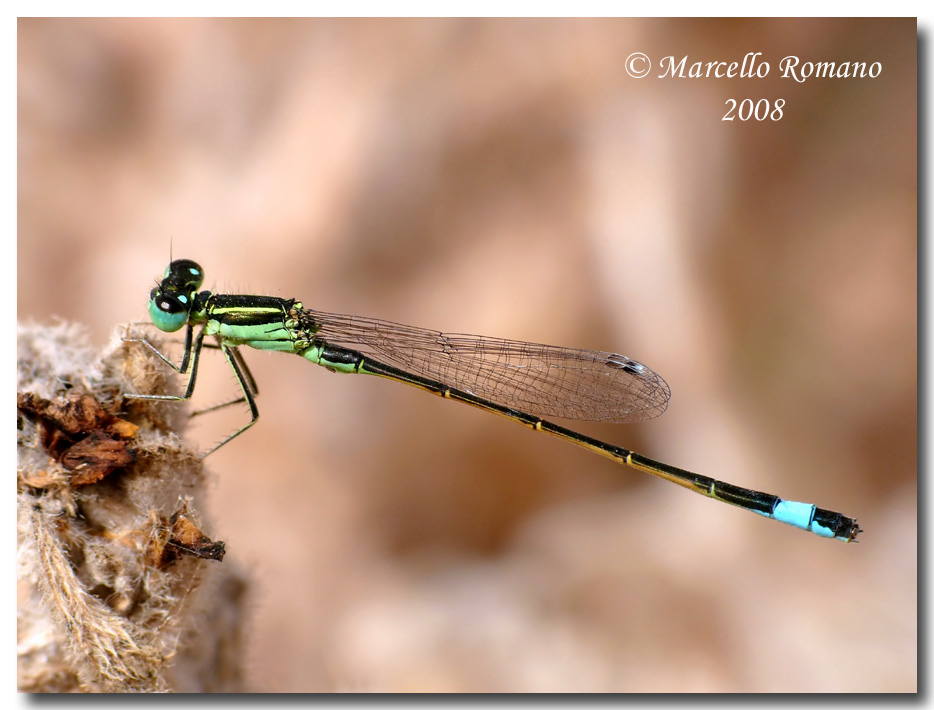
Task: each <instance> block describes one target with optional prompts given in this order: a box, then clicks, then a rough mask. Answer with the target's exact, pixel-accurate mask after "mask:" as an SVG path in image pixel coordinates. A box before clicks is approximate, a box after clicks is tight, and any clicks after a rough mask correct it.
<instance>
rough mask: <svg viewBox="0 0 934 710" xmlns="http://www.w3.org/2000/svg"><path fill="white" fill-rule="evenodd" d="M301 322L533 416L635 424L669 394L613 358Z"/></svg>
mask: <svg viewBox="0 0 934 710" xmlns="http://www.w3.org/2000/svg"><path fill="white" fill-rule="evenodd" d="M303 320H304V321H305V322H303V323H302V326H303V327H304V328H306V329H307V330H310V331H314V330H315V329H317V337H319V338H321V339H323V340H325V341H326V342H327V343H329V344H331V345H338V346H341V347H345V348H349V349H352V350H359V351H360V352H362V353H363V354H364V355H370V356H371V357H373V358H374V359H376V360H379V361H380V362H383V363H384V364H387V365H392V366H393V367H397V368H399V369H402V370H405V371H407V372H411V373H414V374H417V375H420V376H422V377H425V378H428V379H431V380H436V381H438V382H441V383H443V384H445V385H448V386H449V387H453V388H455V389H459V390H463V391H465V392H469V393H471V394H473V395H475V396H477V397H482V398H484V399H488V400H491V401H493V402H496V403H498V404H502V405H505V406H507V407H513V408H515V409H520V410H522V411H524V412H528V413H529V414H533V415H535V416H543V417H560V418H563V419H578V420H585V421H604V422H638V421H643V420H645V419H651V418H653V417H657V416H658V415H659V414H661V413H662V412H664V411H665V408H666V407H667V406H668V398H669V397H670V396H671V390H670V389H669V388H668V384H667V383H666V382H665V380H663V379H662V378H661V377H660V376H659V375H657V374H656V373H655V372H653V371H652V370H651V369H649V368H648V367H646V366H645V365H642V364H641V363H638V362H636V361H635V360H630V359H629V358H628V357H625V356H623V355H618V354H616V353H608V352H600V351H597V350H574V349H572V348H561V347H555V346H553V345H539V344H536V343H526V342H522V341H517V340H503V339H501V338H489V337H486V336H480V335H465V334H462V333H440V332H438V331H434V330H425V329H423V328H415V327H413V326H409V325H401V324H399V323H391V322H389V321H383V320H378V319H376V318H364V317H360V316H346V315H341V314H338V313H322V312H320V311H312V310H305V311H303Z"/></svg>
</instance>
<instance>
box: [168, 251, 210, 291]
mask: <svg viewBox="0 0 934 710" xmlns="http://www.w3.org/2000/svg"><path fill="white" fill-rule="evenodd" d="M165 278H167V279H171V280H172V281H173V282H174V283H175V284H177V285H178V286H179V287H182V288H184V289H185V290H189V289H190V290H192V291H194V290H196V289H198V288H200V286H201V284H202V283H203V282H204V269H202V268H201V267H200V266H199V265H198V264H197V263H195V262H194V261H192V260H191V259H176V260H175V261H173V262H172V263H171V264H169V266H168V268H167V269H166V270H165Z"/></svg>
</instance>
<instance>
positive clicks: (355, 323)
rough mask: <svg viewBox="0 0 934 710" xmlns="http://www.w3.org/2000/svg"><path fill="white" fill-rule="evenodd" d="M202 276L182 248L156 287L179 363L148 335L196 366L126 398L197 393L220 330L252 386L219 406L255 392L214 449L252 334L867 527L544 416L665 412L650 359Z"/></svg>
mask: <svg viewBox="0 0 934 710" xmlns="http://www.w3.org/2000/svg"><path fill="white" fill-rule="evenodd" d="M203 281H204V271H203V270H202V268H201V267H200V266H199V265H198V264H196V263H195V262H193V261H190V260H188V259H178V260H176V261H173V262H172V263H171V264H169V266H168V267H167V268H166V270H165V274H164V276H163V278H162V281H161V282H160V283H159V285H158V286H156V288H154V289H153V290H152V292H151V293H150V295H149V314H150V317H151V318H152V322H153V324H154V325H155V326H156V327H157V328H159V329H160V330H162V331H165V332H168V333H172V332H175V331H178V330H180V329H181V328H182V327H186V333H185V352H184V355H183V356H182V361H181V364H180V365H175V364H174V363H173V362H172V360H171V359H170V358H168V357H167V356H166V355H164V354H163V353H161V352H160V351H159V350H158V349H157V348H156V347H155V346H153V345H152V344H151V343H150V342H149V341H147V340H145V339H143V340H140V342H142V343H144V344H145V345H147V346H148V347H149V348H150V349H151V350H152V351H153V352H154V353H155V354H156V355H158V356H159V357H160V358H161V359H162V360H163V361H165V362H166V363H168V364H169V365H170V366H171V367H172V368H174V369H175V370H176V371H178V372H179V373H182V374H186V373H187V374H188V384H187V386H186V388H185V393H184V394H183V395H181V396H171V395H143V394H128V395H127V397H131V398H138V399H156V400H187V399H189V398H190V397H191V395H192V393H193V392H194V388H195V377H196V375H197V372H198V360H199V357H200V355H201V350H202V347H203V346H204V345H205V342H204V341H205V338H206V337H207V336H213V338H215V339H216V342H217V345H216V347H218V348H219V349H220V350H221V351H222V352H223V353H224V356H225V357H226V358H227V362H228V363H229V364H230V367H231V369H232V370H233V372H234V374H235V375H236V378H237V382H238V383H239V385H240V389H241V391H242V392H243V396H242V397H240V398H238V399H235V400H233V401H232V402H226V403H224V404H222V405H218V406H225V405H227V404H233V403H236V402H246V404H247V406H249V408H250V412H251V415H252V417H251V419H250V421H249V422H248V423H247V424H245V425H244V426H242V427H241V428H240V429H238V430H237V431H235V432H234V433H233V434H231V435H230V436H228V437H227V438H225V439H224V440H223V441H221V442H220V443H219V444H217V445H216V446H215V447H214V448H212V449H210V450H209V451H208V452H207V453H205V454H204V455H205V456H207V454H210V453H212V452H213V451H216V450H217V449H218V448H220V447H221V446H223V445H224V444H226V443H228V442H229V441H230V440H231V439H233V438H234V437H235V436H237V435H239V434H242V433H243V432H244V431H246V430H247V429H248V428H249V427H251V426H252V425H253V424H255V423H256V420H257V419H258V418H259V410H258V409H257V407H256V399H255V395H256V393H257V391H258V390H257V387H256V383H255V381H254V380H253V376H252V375H251V374H250V371H249V368H248V367H247V365H246V362H245V361H244V359H243V356H242V354H241V353H240V351H239V349H238V348H239V346H241V345H247V346H249V347H251V348H256V349H258V350H274V351H279V352H286V353H294V354H296V355H300V356H302V357H304V358H305V359H307V360H310V361H311V362H313V363H315V364H316V365H321V366H323V367H326V368H328V369H329V370H331V371H333V372H344V373H353V374H363V375H376V376H378V377H384V378H386V379H389V380H395V381H396V382H402V383H404V384H407V385H412V386H414V387H418V388H420V389H423V390H426V391H428V392H432V393H434V394H437V395H440V396H441V397H444V398H446V399H453V400H455V401H458V402H464V403H465V404H469V405H472V406H474V407H478V408H479V409H484V410H486V411H488V412H493V413H494V414H499V415H501V416H503V417H506V418H507V419H511V420H513V421H515V422H518V423H520V424H523V425H525V426H527V427H529V428H530V429H532V430H534V431H541V432H544V433H546V434H550V435H552V436H555V437H557V438H559V439H564V440H565V441H569V442H571V443H572V444H576V445H578V446H581V447H583V448H585V449H589V450H590V451H593V452H594V453H597V454H600V455H601V456H605V457H607V458H609V459H612V460H613V461H616V462H617V463H622V464H625V465H627V466H631V467H632V468H636V469H639V470H640V471H644V472H646V473H649V474H651V475H653V476H657V477H659V478H663V479H665V480H668V481H671V482H672V483H677V484H678V485H680V486H683V487H684V488H687V489H689V490H692V491H694V492H695V493H700V494H701V495H704V496H707V497H708V498H713V499H715V500H719V501H721V502H723V503H730V504H732V505H735V506H739V507H740V508H745V509H746V510H750V511H752V512H753V513H758V514H759V515H762V516H765V517H767V518H773V519H775V520H778V521H780V522H783V523H787V524H788V525H792V526H794V527H796V528H801V529H802V530H810V531H811V532H813V533H816V534H817V535H820V536H821V537H832V538H836V539H837V540H843V541H845V542H851V541H853V540H855V539H856V536H857V535H858V534H859V533H860V532H861V529H860V527H859V525H857V523H856V520H855V519H854V518H848V517H846V516H844V515H842V514H840V513H836V512H833V511H831V510H825V509H823V508H818V507H817V506H815V505H812V504H810V503H797V502H795V501H787V500H782V499H781V498H779V497H778V496H775V495H772V494H770V493H762V492H760V491H754V490H749V489H747V488H741V487H739V486H735V485H733V484H732V483H725V482H723V481H718V480H715V479H713V478H710V477H708V476H701V475H699V474H696V473H691V472H690V471H685V470H683V469H680V468H676V467H674V466H670V465H668V464H666V463H662V462H660V461H655V460H653V459H650V458H648V457H647V456H643V455H641V454H637V453H635V452H633V451H629V450H627V449H624V448H622V447H620V446H615V445H613V444H608V443H606V442H603V441H600V440H598V439H594V438H591V437H589V436H585V435H584V434H580V433H578V432H576V431H572V430H570V429H566V428H564V427H562V426H558V425H557V424H553V423H552V422H549V421H546V420H544V419H541V418H540V417H542V416H549V417H560V418H564V419H577V420H585V421H604V422H637V421H642V420H645V419H651V418H652V417H656V416H658V415H659V414H661V413H662V412H664V411H665V409H666V407H667V406H668V398H669V396H670V390H669V388H668V385H667V384H666V383H665V381H664V380H663V379H662V378H661V377H659V376H658V375H657V374H656V373H655V372H653V371H652V370H651V369H649V368H648V367H646V366H645V365H642V364H641V363H638V362H636V361H635V360H630V359H629V358H628V357H625V356H623V355H618V354H616V353H609V352H599V351H595V350H573V349H570V348H560V347H555V346H551V345H538V344H535V343H525V342H520V341H516V340H502V339H500V338H488V337H484V336H475V335H463V334H456V333H439V332H437V331H432V330H424V329H422V328H414V327H412V326H408V325H400V324H398V323H391V322H388V321H383V320H377V319H375V318H361V317H358V316H345V315H340V314H337V313H323V312H321V311H314V310H311V309H309V308H305V307H304V306H303V305H302V304H301V302H299V301H296V300H294V299H283V298H275V297H272V296H249V295H229V294H220V293H213V292H211V291H200V292H199V291H198V289H199V288H200V287H201V284H202V282H203ZM196 327H198V330H197V334H195V329H196ZM215 408H216V407H213V408H212V409H215Z"/></svg>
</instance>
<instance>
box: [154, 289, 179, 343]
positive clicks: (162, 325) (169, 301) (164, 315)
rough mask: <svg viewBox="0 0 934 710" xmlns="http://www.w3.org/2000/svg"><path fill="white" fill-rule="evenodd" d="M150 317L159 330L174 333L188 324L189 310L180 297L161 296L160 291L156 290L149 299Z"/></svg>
mask: <svg viewBox="0 0 934 710" xmlns="http://www.w3.org/2000/svg"><path fill="white" fill-rule="evenodd" d="M186 300H187V299H186ZM149 317H150V318H152V322H153V324H154V325H155V326H156V327H157V328H158V329H159V330H161V331H164V332H166V333H174V332H175V331H176V330H178V329H179V328H181V327H182V326H183V325H185V323H186V322H188V308H186V307H185V305H184V304H183V303H182V302H181V301H180V300H179V297H177V296H172V295H168V294H159V293H158V289H154V291H153V295H152V297H151V298H150V299H149Z"/></svg>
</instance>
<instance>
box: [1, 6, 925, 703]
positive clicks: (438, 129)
mask: <svg viewBox="0 0 934 710" xmlns="http://www.w3.org/2000/svg"><path fill="white" fill-rule="evenodd" d="M18 42H19V45H18V53H19V69H18V73H19V82H18V89H19V101H18V128H19V137H18V143H19V150H18V160H19V164H18V175H19V211H18V229H19V234H18V303H17V307H18V315H19V317H20V318H31V319H40V320H51V319H52V317H53V316H61V317H64V318H68V319H74V320H77V321H80V322H83V323H86V324H87V325H88V327H89V328H90V329H91V333H92V336H93V338H94V339H95V341H97V342H99V343H101V344H103V343H104V342H105V340H106V339H107V337H108V334H109V333H110V331H111V329H112V328H113V327H114V326H115V325H117V324H120V323H124V322H126V321H129V320H140V319H143V318H145V317H146V300H147V297H148V292H149V290H150V288H152V285H153V283H154V279H155V278H156V277H159V276H160V275H161V274H162V271H163V269H164V268H165V265H166V264H167V262H168V259H169V253H170V248H171V251H172V254H173V255H174V256H175V257H176V258H179V257H183V256H184V257H188V258H191V259H195V260H196V261H198V262H200V263H201V264H202V265H203V266H204V267H205V269H206V272H207V283H206V286H207V287H209V288H215V289H218V290H223V291H226V292H234V293H236V292H239V293H264V294H269V295H276V296H282V297H297V298H301V299H302V300H303V301H304V302H305V304H306V305H307V306H309V307H312V308H316V309H319V310H331V311H339V312H344V313H354V314H360V315H368V316H375V317H381V318H386V319H390V320H395V321H399V322H404V323H411V324H413V325H420V326H424V327H429V328H437V329H441V330H448V331H460V332H468V333H484V334H488V335H496V336H501V337H510V338H518V339H524V340H532V341H537V342H548V343H553V344H557V345H568V346H575V347H585V348H593V349H602V350H615V351H618V352H622V353H624V354H626V355H628V356H630V357H633V358H635V359H638V360H640V361H643V362H645V363H646V364H648V365H649V366H650V367H652V368H654V369H655V370H657V371H658V372H659V373H661V374H662V375H663V376H664V377H665V378H666V380H667V381H668V383H669V384H670V385H671V389H672V401H671V405H670V407H669V410H668V412H667V413H666V414H665V416H663V417H662V418H660V419H658V420H656V421H652V422H648V423H645V424H640V425H629V426H613V425H607V426H604V425H588V424H581V425H580V426H579V428H580V429H581V430H583V431H584V432H586V433H588V434H591V435H594V436H598V437H601V438H605V439H607V440H609V441H612V442H615V443H618V444H620V445H623V446H627V447H631V448H634V449H635V450H636V451H640V452H642V453H645V454H646V455H649V456H653V457H656V458H659V459H661V460H664V461H667V462H669V463H672V464H674V465H678V466H683V467H686V468H689V469H691V470H694V471H698V472H700V473H705V474H709V475H713V476H716V477H719V478H723V479H725V480H728V481H731V482H733V483H737V484H739V485H746V486H749V487H753V488H758V489H761V490H766V491H770V492H774V493H777V494H779V495H781V496H783V497H787V498H790V499H792V500H804V501H810V502H815V503H817V504H818V505H821V506H823V507H827V508H831V509H833V510H838V511H841V512H843V513H845V514H847V515H852V516H855V517H857V518H859V521H860V523H861V524H862V526H863V528H864V529H865V533H864V534H863V536H862V537H861V538H860V542H859V544H858V545H849V546H846V545H843V544H841V543H838V542H835V541H828V540H821V539H819V538H817V537H816V536H813V535H807V534H804V533H801V532H799V531H795V530H793V529H791V528H788V527H786V526H783V525H779V524H777V523H774V522H770V521H767V520H763V519H761V518H759V517H758V516H754V515H751V514H749V513H747V512H744V511H741V510H738V509H733V508H730V507H728V506H724V505H721V504H718V503H715V502H712V501H708V500H705V499H703V498H701V497H699V496H696V495H692V494H690V493H688V492H686V491H684V490H683V489H680V488H677V487H675V486H672V485H670V484H667V483H665V482H662V481H659V480H656V479H653V478H650V477H648V476H643V475H641V474H639V473H638V472H636V471H633V470H631V469H626V468H623V467H620V466H618V465H614V464H613V463H611V462H608V461H605V460H603V459H601V458H599V457H597V456H593V455H591V454H588V453H587V452H586V451H583V450H580V449H577V448H575V447H572V446H568V445H567V444H563V443H561V442H558V441H555V440H552V439H550V438H548V437H542V436H537V435H534V434H532V433H530V432H529V431H527V430H525V429H523V428H522V427H519V426H516V425H514V424H511V423H509V422H507V421H505V420H503V419H500V418H497V417H493V416H490V415H487V414H484V413H481V412H478V411H476V410H473V409H471V408H469V407H463V406H458V405H455V404H452V403H450V402H445V401H443V400H441V399H439V398H436V397H431V396H428V395H426V394H424V393H421V392H418V391H417V390H414V389H410V388H406V387H403V386H401V385H394V384H392V383H387V382H383V381H380V380H376V379H369V378H362V377H360V378H354V377H346V376H337V375H333V374H330V373H328V372H326V371H325V370H323V369H321V368H316V367H313V366H312V365H310V364H309V363H307V362H304V361H302V360H300V359H298V358H287V357H285V356H283V355H279V354H268V353H259V352H254V351H248V352H246V356H247V359H248V361H249V363H250V366H251V368H252V370H253V373H254V374H255V376H256V378H257V380H258V382H259V384H260V390H261V395H260V397H259V406H260V411H261V414H262V416H261V418H260V421H259V423H258V424H257V425H256V426H255V427H254V428H253V429H252V430H251V431H250V432H248V434H246V435H245V436H243V437H241V438H240V439H238V440H237V441H235V442H233V443H231V444H230V445H228V446H227V447H225V448H224V449H222V450H221V451H219V452H218V453H217V454H215V455H213V456H212V457H211V458H210V459H208V461H209V470H210V474H211V476H212V485H213V501H212V502H213V510H212V511H211V512H212V516H213V517H212V519H211V520H210V521H209V523H210V524H209V533H210V534H212V535H213V536H215V537H217V538H219V539H223V540H225V541H226V543H227V549H228V551H229V554H228V557H227V559H225V561H224V563H223V564H237V565H240V566H242V567H244V568H245V569H247V570H248V571H249V574H250V576H251V578H252V589H251V596H250V608H251V622H250V625H249V626H248V628H246V629H244V632H245V633H246V634H247V635H248V637H249V639H250V643H249V649H250V653H249V658H248V659H247V676H248V679H249V683H250V687H251V689H254V690H261V691H334V690H340V691H369V690H377V691H493V692H496V691H539V690H556V691H650V692H651V691H912V690H915V688H916V685H917V676H916V662H917V649H916V644H917V592H916V584H917V565H916V561H917V560H916V556H917V541H916V533H917V517H916V504H917V497H916V485H917V475H916V473H917V470H916V469H917V411H916V408H917V360H916V346H917V326H916V321H917V302H916V299H917V276H916V274H917V271H916V268H917V258H916V251H917V228H916V208H917V200H916V189H917V181H916V149H917V143H916V130H917V127H916V109H917V105H916V27H915V23H914V21H913V20H899V21H879V20H856V21H837V20H781V21H772V20H767V21H763V20H734V21H721V20H710V21H676V20H657V21H653V20H634V21H622V20H621V21H597V20H581V21H575V20H553V21H540V20H525V21H518V20H516V21H511V20H496V21H481V20H469V21H458V20H437V21H420V20H405V21H389V20H379V21H352V20H322V21H284V20H261V21H253V20H233V21H218V20H155V21H153V20H22V21H20V23H19V35H18ZM635 51H641V52H645V53H646V54H648V55H649V56H650V57H651V58H652V59H653V61H654V62H655V63H656V69H657V62H658V60H659V59H660V58H661V57H663V56H667V55H674V56H676V57H681V56H683V55H688V56H689V57H690V60H689V61H698V60H703V61H714V60H724V61H734V60H735V61H741V59H742V57H743V55H744V54H745V53H746V52H748V51H760V52H763V53H764V57H763V58H764V59H766V60H768V61H769V62H770V63H771V64H772V71H771V73H770V75H769V77H768V78H766V79H763V80H748V79H743V80H740V79H733V80H725V79H722V80H687V79H682V80H671V79H668V80H658V79H656V78H646V79H642V80H635V79H631V78H629V77H628V76H627V75H626V72H625V61H626V58H627V56H629V55H630V54H631V53H632V52H635ZM790 54H796V55H799V56H800V57H801V58H802V60H803V61H807V60H810V61H845V60H851V61H867V62H872V61H879V62H881V63H882V65H883V71H882V74H881V76H880V77H879V78H877V79H874V80H867V79H864V80H853V79H850V80H842V79H841V80H827V79H823V80H820V79H812V80H810V81H808V82H807V83H804V84H797V83H794V82H791V81H789V80H780V79H779V78H778V73H779V72H778V66H777V64H778V62H779V60H780V59H781V58H782V57H784V56H786V55H790ZM652 74H653V77H654V75H655V74H657V70H653V73H652ZM728 98H736V99H738V100H741V99H744V98H752V99H760V98H767V99H770V100H774V99H777V98H784V99H785V100H786V104H785V108H784V118H783V119H782V120H781V121H778V122H772V121H765V122H762V123H759V122H755V121H752V122H748V123H742V122H739V121H734V122H732V123H725V122H722V121H721V120H720V118H721V116H722V115H723V114H724V112H725V111H726V106H725V103H724V102H725V101H726V100H727V99H728ZM206 355H207V357H206V359H205V360H204V362H203V363H202V369H201V372H200V377H199V387H198V390H197V393H196V402H195V404H196V406H197V405H198V404H200V405H202V406H203V405H206V404H210V403H212V402H215V401H221V400H223V399H224V398H226V397H229V396H230V395H231V394H232V393H233V392H234V391H235V384H234V381H233V378H232V377H231V375H230V372H229V369H228V368H227V366H226V364H225V363H224V362H223V360H222V359H221V358H218V357H216V354H214V353H207V354H206ZM245 417H247V413H246V412H245V411H234V412H231V413H219V414H217V415H216V416H212V417H206V418H204V421H202V422H197V420H195V421H196V422H197V425H196V426H193V428H192V436H194V437H195V438H196V439H197V440H199V441H202V442H203V444H204V445H205V446H207V445H209V444H210V443H211V442H213V441H216V440H217V439H218V438H220V437H221V436H223V435H224V434H226V433H228V432H229V431H230V430H231V429H232V428H234V427H236V426H238V425H239V423H242V422H243V421H244V420H245Z"/></svg>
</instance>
